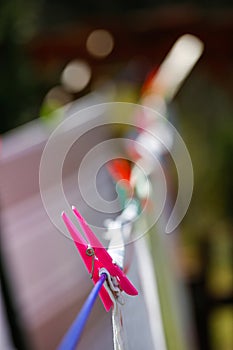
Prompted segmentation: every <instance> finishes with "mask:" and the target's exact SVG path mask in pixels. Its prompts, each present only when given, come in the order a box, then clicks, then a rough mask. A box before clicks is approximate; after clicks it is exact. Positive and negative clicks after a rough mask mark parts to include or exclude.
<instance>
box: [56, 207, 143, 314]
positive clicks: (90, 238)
mask: <svg viewBox="0 0 233 350" xmlns="http://www.w3.org/2000/svg"><path fill="white" fill-rule="evenodd" d="M72 210H73V212H74V214H75V215H76V217H77V218H78V221H79V223H80V225H81V227H82V228H83V231H84V234H85V235H86V238H87V241H86V240H85V239H84V237H83V236H82V235H81V234H80V232H79V231H78V230H77V228H76V227H75V225H74V224H73V223H72V222H71V220H70V219H69V217H68V216H67V215H66V213H65V212H63V213H62V218H63V220H64V223H65V225H66V227H67V228H68V230H69V232H70V234H71V236H72V238H73V241H74V243H75V245H76V247H77V249H78V251H79V253H80V255H81V258H82V260H83V262H84V264H85V266H86V268H87V271H88V272H89V274H90V275H91V278H92V280H93V282H94V284H96V283H97V282H98V280H99V278H100V273H99V271H100V269H102V268H104V269H106V270H107V271H108V272H109V274H110V275H111V276H112V277H115V278H116V279H117V282H118V284H119V288H120V289H121V290H122V291H124V292H125V293H127V294H129V295H137V294H138V291H137V289H136V288H135V287H134V286H133V284H132V283H131V282H130V281H129V279H128V278H127V277H126V275H125V274H124V272H123V271H122V270H121V269H120V267H119V266H118V265H117V264H115V263H114V262H113V259H112V257H111V256H110V255H109V253H108V252H107V250H106V249H105V247H104V246H103V245H102V243H101V242H100V241H99V239H98V238H97V237H96V236H95V234H94V232H93V231H92V230H91V228H90V227H89V226H88V224H87V223H86V221H85V220H84V218H83V217H82V216H81V214H80V213H79V212H78V210H77V209H76V208H75V207H72ZM99 295H100V298H101V300H102V302H103V304H104V307H105V309H106V311H109V310H110V309H111V307H112V306H113V302H112V300H111V297H110V296H109V293H108V291H107V290H106V288H105V287H104V285H103V286H102V288H101V290H100V293H99Z"/></svg>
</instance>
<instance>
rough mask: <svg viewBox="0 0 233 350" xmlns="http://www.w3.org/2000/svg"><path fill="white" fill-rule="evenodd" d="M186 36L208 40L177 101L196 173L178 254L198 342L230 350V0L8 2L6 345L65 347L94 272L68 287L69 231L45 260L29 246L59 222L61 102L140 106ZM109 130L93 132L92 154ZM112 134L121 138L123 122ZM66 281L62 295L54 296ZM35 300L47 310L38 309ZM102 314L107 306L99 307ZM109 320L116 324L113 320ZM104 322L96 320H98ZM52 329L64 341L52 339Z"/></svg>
mask: <svg viewBox="0 0 233 350" xmlns="http://www.w3.org/2000/svg"><path fill="white" fill-rule="evenodd" d="M186 33H190V34H193V35H195V36H197V37H198V38H199V39H201V40H202V41H203V43H204V46H205V48H204V53H203V55H202V57H201V58H200V60H199V62H198V63H197V65H196V66H195V68H194V69H193V71H192V73H191V74H190V76H189V77H188V78H187V80H186V81H185V83H184V84H183V86H182V87H181V88H180V90H179V92H178V94H177V95H176V96H175V98H174V100H173V102H172V104H171V106H170V108H171V110H172V115H173V119H172V122H174V124H175V127H176V128H177V130H178V131H179V133H180V134H181V135H182V137H183V139H184V141H185V143H186V145H187V147H188V150H189V152H190V155H191V158H192V162H193V168H194V176H195V186H194V192H193V197H192V201H191V205H190V207H189V210H188V212H187V214H186V216H185V218H184V220H183V222H182V224H181V225H180V228H179V247H178V251H177V258H178V260H179V265H180V267H181V268H180V271H181V275H180V278H181V279H182V281H183V283H184V285H185V286H186V289H187V291H188V295H189V302H190V308H191V310H192V312H191V313H192V319H193V333H194V334H195V335H194V336H193V337H194V338H195V340H196V348H197V349H205V350H208V349H210V350H215V349H221V350H230V349H232V347H233V339H232V334H233V332H232V322H233V316H232V285H233V281H232V262H231V260H232V233H233V214H232V213H233V201H232V198H233V182H232V174H233V162H232V160H233V102H232V101H233V100H232V96H233V40H232V38H233V11H232V5H231V2H230V1H221V2H220V1H219V2H218V1H217V0H216V1H212V2H211V3H209V2H201V1H189V2H185V1H180V2H178V1H174V2H169V1H165V2H155V1H153V0H145V1H104V0H103V1H93V0H86V1H64V0H56V1H55V0H51V1H41V0H30V1H29V0H11V1H5V2H3V3H2V4H1V5H0V42H1V55H0V67H1V82H0V108H1V112H0V113H1V119H0V120H1V122H0V132H1V134H2V136H1V140H0V152H1V167H0V169H1V173H0V177H1V184H0V208H1V280H2V292H1V304H2V308H1V318H2V322H1V327H2V342H3V343H2V344H3V346H2V347H1V348H2V349H10V348H17V349H27V348H28V349H53V348H55V346H56V345H57V343H58V341H59V340H60V337H61V335H62V334H64V331H65V329H66V328H65V327H64V324H63V323H62V321H64V320H65V321H64V322H65V324H66V326H68V325H69V324H70V322H71V321H72V319H73V318H74V316H75V314H76V313H77V311H78V310H79V308H80V305H82V302H83V300H84V298H85V291H86V290H88V288H89V285H88V282H89V281H87V282H83V281H85V273H83V275H82V276H80V278H77V280H75V281H74V280H72V281H70V282H69V283H70V285H69V283H68V282H67V280H66V279H65V277H64V276H67V275H69V274H71V273H75V271H76V268H75V264H76V263H77V261H76V254H77V253H76V251H75V250H73V247H72V246H71V244H70V243H68V247H66V248H64V246H63V240H64V237H62V236H61V237H60V238H58V240H59V242H58V243H57V244H58V245H57V246H56V249H55V248H52V253H54V256H56V258H51V256H50V257H48V260H46V259H45V260H46V261H45V262H44V267H43V268H41V267H40V268H38V261H40V264H41V256H42V255H43V249H44V248H43V247H44V245H43V244H48V241H47V238H46V239H45V238H44V239H45V241H43V238H42V239H41V238H40V242H41V245H37V250H35V251H33V250H31V247H33V249H35V243H34V242H33V239H34V238H33V237H35V239H36V237H37V238H38V240H39V235H40V233H39V227H38V225H40V227H45V226H46V225H47V226H46V230H51V231H52V230H54V229H53V228H52V224H51V223H48V222H47V221H48V219H47V218H46V213H45V212H44V211H43V208H42V204H41V203H40V201H41V200H40V197H39V187H38V186H39V185H38V167H39V161H40V156H41V152H42V150H43V146H44V144H45V141H46V140H47V138H48V136H49V134H50V133H51V131H52V130H53V129H54V127H55V126H56V125H58V123H59V121H61V120H62V118H63V115H62V113H64V110H62V113H61V110H60V109H59V108H60V107H63V106H66V107H65V109H66V108H67V106H70V103H72V102H73V101H75V103H77V104H79V103H80V106H89V105H92V104H95V103H100V102H104V101H109V99H110V100H114V101H123V102H133V103H137V102H138V101H139V99H140V96H141V93H142V86H143V84H144V82H145V81H146V80H147V79H148V77H149V76H150V74H151V72H156V70H157V69H158V67H159V65H160V64H161V62H162V61H163V59H164V57H165V56H166V54H167V53H168V51H169V50H170V49H171V47H172V45H173V44H174V42H175V41H176V40H177V39H178V38H179V36H181V35H183V34H186ZM108 132H109V131H106V130H100V131H99V132H98V133H97V134H95V135H92V136H91V137H90V138H89V139H88V138H87V139H86V140H83V146H82V147H83V150H84V151H83V152H84V153H83V154H85V151H87V150H88V149H89V148H90V147H91V146H90V145H93V144H94V143H95V142H98V140H103V139H106V138H108V135H106V133H108ZM111 132H112V133H113V134H114V135H118V136H121V135H122V133H123V132H124V130H122V129H121V128H119V127H117V128H116V129H115V130H111ZM76 151H77V150H76ZM73 153H74V154H75V150H74V151H73ZM73 157H75V155H73ZM77 157H79V158H80V159H81V158H82V157H81V155H78V156H77ZM72 159H73V158H72V157H71V160H72ZM67 173H69V169H68V170H67ZM105 176H106V175H105ZM171 176H172V175H171ZM103 181H105V180H103ZM108 181H110V180H109V179H108ZM71 184H72V182H71V183H68V184H67V186H68V187H69V186H71ZM68 187H67V188H68ZM70 191H71V192H72V187H70ZM32 209H33V210H32ZM31 210H32V213H31V215H30V218H28V217H27V218H25V219H23V218H24V216H26V214H27V213H28V212H29V211H31ZM27 215H28V214H27ZM43 220H44V221H43ZM46 220H47V221H46ZM96 220H97V219H96ZM43 222H44V223H45V222H46V223H45V226H42V223H43ZM35 227H36V228H37V231H38V232H37V231H36V230H35ZM33 230H34V231H33ZM33 235H34V236H33ZM55 236H56V237H57V236H59V235H58V234H57V233H56V232H55V233H54V236H53V237H52V238H51V242H53V240H54V239H55ZM56 239H57V238H56ZM45 242H46V243H45ZM51 246H52V243H51ZM67 256H69V259H71V261H70V263H69V264H68V265H67V266H66V267H64V264H63V263H62V265H63V272H62V273H63V275H62V273H60V272H59V273H58V271H56V273H57V278H55V277H53V280H51V279H49V281H48V278H47V280H46V278H45V275H46V276H48V265H49V266H51V267H50V268H49V269H51V274H53V272H52V271H54V269H55V266H58V264H61V261H63V260H64V261H65V260H66V259H67ZM59 271H61V270H59ZM53 276H54V275H53ZM81 277H83V278H81ZM62 278H64V281H65V283H64V285H63V286H62V288H63V289H62V292H61V293H60V295H59V296H58V295H56V296H55V295H53V294H51V293H52V292H51V289H53V288H55V286H56V283H59V282H58V281H61V280H62ZM80 281H82V283H84V284H85V283H86V285H84V286H83V290H84V291H83V293H81V295H79V297H78V299H75V298H74V297H71V295H70V294H69V293H70V292H69V290H70V289H69V288H68V287H69V286H71V287H72V288H74V289H76V290H78V288H79V287H80ZM43 283H44V286H45V287H44V288H45V289H43V288H42V287H41V286H42V284H43ZM46 283H47V284H46ZM65 285H66V286H67V287H66V286H65ZM71 287H70V288H71ZM30 288H32V290H33V292H31V291H30V292H29V289H30ZM49 288H50V289H49ZM59 288H60V287H59ZM60 289H61V288H60ZM33 293H34V294H33ZM62 293H63V294H62ZM47 294H48V295H49V294H51V295H50V296H48V298H47V299H46V300H45V299H44V298H45V295H47ZM64 295H66V298H67V299H69V300H70V303H69V305H68V304H67V305H65V304H64V305H63V309H62V310H63V311H62V312H61V314H60V315H57V314H56V312H55V311H54V312H53V311H51V310H50V311H51V315H49V316H48V315H46V305H51V304H50V303H52V301H54V300H55V298H56V300H57V304H59V307H60V306H61V301H60V299H59V298H61V300H63V303H65V302H64V298H63V296H64ZM72 295H73V294H72ZM42 299H43V300H42ZM35 300H36V303H35V304H37V306H31V305H33V304H34V301H35ZM46 303H47V304H46ZM42 306H43V307H42ZM33 307H34V308H33ZM53 307H54V310H55V309H56V307H57V306H56V305H55V304H54V305H53ZM51 308H52V307H51ZM64 310H65V311H64ZM102 311H103V310H102V309H101V306H98V310H97V311H96V314H97V315H102V314H103V312H102ZM99 317H102V319H101V320H102V323H103V325H106V327H109V320H108V319H107V317H106V316H105V315H102V316H99ZM94 323H95V319H94V316H93V319H92V320H91V321H90V325H89V327H90V328H91V326H93V324H94ZM48 325H50V327H51V328H49V326H48ZM54 329H56V333H57V337H55V338H52V337H51V332H52V330H54ZM95 332H97V333H98V329H97V330H95ZM93 334H96V333H93ZM110 336H111V331H110V335H109V337H110ZM107 337H108V336H107ZM85 341H86V342H87V340H85ZM85 341H84V343H85ZM109 341H110V340H109ZM84 343H83V348H85V347H84V346H88V345H84ZM85 344H88V343H85ZM97 346H98V344H97V345H96V348H98V347H97ZM171 349H172V347H171Z"/></svg>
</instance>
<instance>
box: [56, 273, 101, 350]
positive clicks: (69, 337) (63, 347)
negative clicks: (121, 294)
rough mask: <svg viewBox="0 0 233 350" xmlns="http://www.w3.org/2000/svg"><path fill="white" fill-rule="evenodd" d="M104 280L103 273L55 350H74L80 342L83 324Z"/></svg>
mask: <svg viewBox="0 0 233 350" xmlns="http://www.w3.org/2000/svg"><path fill="white" fill-rule="evenodd" d="M106 278H107V275H106V274H105V273H103V274H101V276H100V279H99V281H98V282H97V283H96V285H95V286H94V287H93V289H92V291H91V293H90V294H89V296H88V298H87V300H86V301H85V304H84V305H83V307H82V309H81V311H80V313H79V314H78V316H77V318H76V319H75V321H74V322H73V324H72V325H71V327H70V328H69V330H68V331H67V333H66V335H65V336H64V338H63V340H62V342H61V344H60V345H59V347H58V349H57V350H75V349H76V346H77V344H78V342H79V340H80V337H81V334H82V332H83V329H84V327H85V324H86V322H87V320H88V317H89V315H90V313H91V310H92V308H93V306H94V303H95V301H96V298H97V296H98V294H99V291H100V289H101V287H102V286H103V284H104V282H105V280H106Z"/></svg>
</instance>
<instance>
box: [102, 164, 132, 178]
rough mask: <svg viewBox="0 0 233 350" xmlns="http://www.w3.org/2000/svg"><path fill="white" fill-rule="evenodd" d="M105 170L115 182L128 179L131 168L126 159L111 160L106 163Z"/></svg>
mask: <svg viewBox="0 0 233 350" xmlns="http://www.w3.org/2000/svg"><path fill="white" fill-rule="evenodd" d="M107 168H108V171H109V173H110V174H111V176H112V177H113V179H114V180H115V181H119V180H127V181H129V179H130V173H131V167H130V163H129V161H128V160H126V159H113V160H111V161H110V162H108V163H107Z"/></svg>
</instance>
